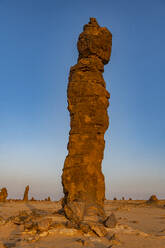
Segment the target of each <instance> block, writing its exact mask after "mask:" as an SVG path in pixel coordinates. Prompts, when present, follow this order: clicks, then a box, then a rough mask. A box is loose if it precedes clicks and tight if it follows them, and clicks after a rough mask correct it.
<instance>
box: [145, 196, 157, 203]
mask: <svg viewBox="0 0 165 248" xmlns="http://www.w3.org/2000/svg"><path fill="white" fill-rule="evenodd" d="M158 201H159V200H158V198H157V196H156V195H151V196H150V198H149V199H148V201H147V203H158Z"/></svg>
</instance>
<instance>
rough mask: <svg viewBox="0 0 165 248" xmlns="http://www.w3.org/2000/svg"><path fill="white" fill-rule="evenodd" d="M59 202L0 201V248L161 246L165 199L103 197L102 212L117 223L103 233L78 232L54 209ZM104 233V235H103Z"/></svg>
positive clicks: (164, 233)
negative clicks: (103, 210)
mask: <svg viewBox="0 0 165 248" xmlns="http://www.w3.org/2000/svg"><path fill="white" fill-rule="evenodd" d="M60 208H61V202H60V201H59V202H48V201H28V202H23V201H12V200H8V201H7V202H5V203H0V248H4V247H8V248H12V247H34V248H69V247H71V248H79V247H86V248H87V247H88V248H92V247H93V248H106V247H107V248H108V247H109V248H111V247H113V248H116V247H119V248H120V247H121V248H139V247H140V248H155V247H156V248H165V201H163V200H161V201H159V202H158V203H157V204H147V203H146V201H134V200H130V201H126V200H116V201H115V200H113V201H111V200H106V201H105V211H106V214H107V215H109V214H110V213H112V212H114V214H115V216H116V218H117V221H118V224H117V226H116V227H115V228H111V229H110V228H107V231H108V235H107V236H106V237H98V235H96V234H94V233H82V231H80V230H77V229H74V228H73V227H71V226H69V225H67V224H66V222H67V219H66V218H65V217H64V215H62V214H60V213H58V210H59V209H60ZM107 237H108V238H107Z"/></svg>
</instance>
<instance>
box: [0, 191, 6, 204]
mask: <svg viewBox="0 0 165 248" xmlns="http://www.w3.org/2000/svg"><path fill="white" fill-rule="evenodd" d="M7 196H8V193H7V189H6V188H2V189H1V191H0V202H5V201H6V198H7Z"/></svg>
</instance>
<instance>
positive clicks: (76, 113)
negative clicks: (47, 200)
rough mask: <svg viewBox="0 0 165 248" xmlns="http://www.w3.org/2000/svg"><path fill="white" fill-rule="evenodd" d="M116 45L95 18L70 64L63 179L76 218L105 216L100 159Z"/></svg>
mask: <svg viewBox="0 0 165 248" xmlns="http://www.w3.org/2000/svg"><path fill="white" fill-rule="evenodd" d="M111 46H112V35H111V33H110V32H109V30H108V29H107V28H105V27H100V26H99V25H98V23H97V21H96V19H95V18H90V21H89V23H88V24H86V25H84V29H83V32H82V33H81V34H80V36H79V39H78V43H77V48H78V52H79V57H78V62H77V64H76V65H74V66H73V67H71V69H70V75H69V83H68V89H67V97H68V110H69V112H70V128H71V129H70V133H69V143H68V155H67V157H66V159H65V163H64V168H63V175H62V184H63V190H64V201H63V207H64V211H65V214H66V216H67V217H68V219H70V220H73V221H82V220H88V219H91V218H92V219H93V218H95V219H96V221H97V220H99V218H104V210H103V203H104V199H105V183H104V175H103V173H102V171H101V163H102V160H103V155H104V147H105V141H104V133H105V131H106V130H107V128H108V125H109V117H108V114H107V108H108V105H109V98H110V94H109V93H108V91H107V90H106V84H105V81H104V78H103V75H102V73H103V72H104V65H105V64H107V63H108V62H109V59H110V55H111Z"/></svg>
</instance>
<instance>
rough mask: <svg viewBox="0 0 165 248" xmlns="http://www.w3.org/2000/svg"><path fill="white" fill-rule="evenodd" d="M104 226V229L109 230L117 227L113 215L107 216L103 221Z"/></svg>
mask: <svg viewBox="0 0 165 248" xmlns="http://www.w3.org/2000/svg"><path fill="white" fill-rule="evenodd" d="M104 225H105V226H106V227H109V228H114V227H115V226H116V225H117V219H116V217H115V215H114V213H111V215H109V216H108V217H107V218H106V219H105V221H104Z"/></svg>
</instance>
